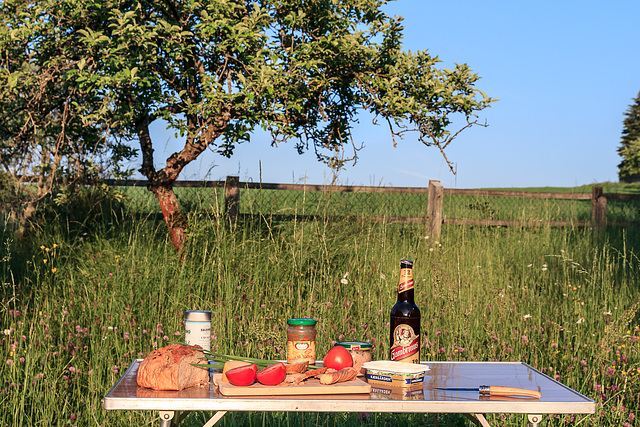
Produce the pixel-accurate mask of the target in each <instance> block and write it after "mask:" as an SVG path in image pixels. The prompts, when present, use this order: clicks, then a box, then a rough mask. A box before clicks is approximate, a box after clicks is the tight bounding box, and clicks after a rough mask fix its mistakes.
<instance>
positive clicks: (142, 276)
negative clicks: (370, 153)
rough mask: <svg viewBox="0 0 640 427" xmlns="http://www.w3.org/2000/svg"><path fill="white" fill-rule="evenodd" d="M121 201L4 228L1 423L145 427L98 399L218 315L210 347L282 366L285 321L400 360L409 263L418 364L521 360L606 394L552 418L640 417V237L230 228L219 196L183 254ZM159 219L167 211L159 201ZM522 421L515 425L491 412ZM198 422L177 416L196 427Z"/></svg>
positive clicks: (86, 201)
mask: <svg viewBox="0 0 640 427" xmlns="http://www.w3.org/2000/svg"><path fill="white" fill-rule="evenodd" d="M141 203H142V205H144V204H145V203H150V204H153V203H154V201H153V200H147V201H140V199H136V198H131V197H121V195H120V193H119V192H115V191H113V190H109V191H108V192H106V193H104V194H101V195H100V197H96V193H95V192H94V193H91V192H88V193H87V194H76V195H74V198H73V200H71V199H68V200H66V201H65V203H63V204H61V205H60V206H57V207H55V208H52V209H49V210H47V211H46V212H44V213H43V214H42V216H41V218H40V222H39V224H40V225H35V226H33V227H32V228H31V229H30V230H29V231H28V233H27V235H26V237H25V240H24V241H22V242H20V243H18V242H16V241H14V239H13V237H12V234H11V232H10V229H9V227H8V223H6V222H5V223H4V224H3V223H0V237H1V238H2V240H1V241H0V243H1V245H0V280H1V283H2V305H1V306H0V332H1V333H2V334H1V335H0V336H1V337H2V340H1V344H0V348H1V350H0V351H2V359H0V362H1V363H0V380H1V381H2V384H0V425H7V426H22V425H38V426H43V425H48V426H67V425H68V426H88V425H100V426H102V425H104V426H107V425H108V426H143V425H155V424H157V420H158V418H157V414H156V413H152V412H146V413H142V412H125V411H105V410H103V409H102V407H101V399H102V397H103V396H104V395H105V394H106V393H107V392H108V390H109V389H110V388H111V387H112V386H113V385H114V384H115V382H116V381H117V379H118V378H119V377H120V376H121V374H122V373H123V372H124V370H125V369H126V368H127V367H128V366H129V364H130V363H131V361H132V360H133V359H135V358H142V357H144V356H146V355H147V354H148V353H149V352H150V351H151V350H153V349H155V348H157V347H160V346H163V345H166V344H167V343H169V342H173V341H181V340H182V339H183V337H184V312H185V310H190V309H207V310H211V311H212V312H213V319H212V337H211V338H212V349H213V350H215V351H218V352H221V353H226V354H232V355H242V356H251V357H264V358H269V359H282V358H285V357H286V355H285V342H286V333H285V330H286V320H287V319H288V318H292V317H313V318H316V319H317V320H318V325H317V326H318V334H319V335H318V353H319V355H322V354H324V353H325V352H326V351H327V350H328V349H329V348H330V346H331V345H332V343H333V342H335V341H337V340H364V341H369V342H371V343H372V344H373V345H374V350H373V355H374V358H379V359H382V358H386V355H387V352H388V347H389V343H388V335H389V333H388V327H389V323H388V322H389V319H388V316H389V311H390V308H391V306H392V305H393V303H394V301H395V291H396V286H397V280H398V273H399V260H400V259H401V258H410V259H413V260H414V261H415V268H414V272H415V278H416V282H417V291H416V298H417V303H418V305H419V307H420V309H421V311H422V329H423V340H422V349H421V353H422V359H423V360H427V361H428V360H475V361H493V360H498V361H523V362H526V363H529V364H531V365H532V366H533V367H535V368H537V369H539V370H540V371H542V372H543V373H545V374H547V375H549V376H550V377H552V378H555V379H557V380H559V381H560V382H562V383H564V384H566V385H568V386H569V387H572V388H573V389H575V390H577V391H579V392H580V393H582V394H584V395H586V396H588V397H590V398H592V399H594V400H596V402H597V413H596V414H595V415H592V416H570V415H556V416H553V415H552V416H550V417H546V421H545V422H544V423H543V425H547V426H561V425H583V426H613V425H615V426H625V427H629V426H632V425H635V424H636V422H635V417H636V416H637V415H638V414H639V411H640V355H639V354H638V351H639V350H640V344H639V343H638V336H639V335H640V318H639V315H638V311H639V309H640V286H639V278H640V270H639V268H640V258H639V256H638V254H639V253H640V233H638V230H637V229H635V228H627V229H623V228H613V227H611V228H608V229H607V230H606V232H596V231H595V230H591V229H589V228H577V227H575V228H571V227H567V228H549V227H537V228H520V227H518V228H516V227H513V228H504V227H460V226H446V227H443V233H442V236H441V237H440V239H439V241H434V239H432V238H431V237H430V236H428V235H427V233H426V229H425V227H424V226H423V225H421V224H392V223H386V222H384V221H383V222H378V223H371V222H367V221H357V220H353V219H344V220H335V219H332V220H329V216H327V217H322V216H317V217H316V218H315V219H313V220H311V221H300V220H299V219H298V218H297V217H296V215H297V214H298V213H300V214H302V212H298V211H297V210H296V208H295V206H294V207H293V214H294V217H293V218H292V219H291V220H290V221H276V220H275V219H273V218H271V217H270V215H269V212H263V211H262V209H266V208H264V207H261V208H260V209H261V211H260V214H261V215H260V216H258V217H252V218H244V219H242V220H241V221H240V222H238V223H237V224H235V225H233V226H229V225H228V224H227V221H226V219H225V217H224V215H223V214H222V208H221V206H220V204H221V203H220V200H219V197H217V195H216V193H215V192H212V194H211V195H209V196H206V197H204V196H203V197H198V198H196V201H195V202H192V203H193V204H194V206H192V207H193V208H192V209H189V228H190V234H189V245H188V247H187V250H186V254H185V256H184V258H183V260H182V261H180V260H179V259H178V257H177V256H176V254H175V252H174V250H173V247H172V246H171V244H170V242H169V241H168V239H167V232H166V226H165V225H164V223H162V222H161V221H158V220H157V218H156V216H155V215H151V214H144V213H143V212H144V211H145V209H143V208H144V206H142V208H141ZM153 209H155V208H153ZM487 419H488V421H489V422H490V423H491V425H495V426H521V425H525V424H526V417H525V416H520V415H499V414H498V415H488V416H487ZM204 420H205V415H204V414H192V415H191V416H189V417H188V418H187V419H186V420H185V421H184V422H183V423H184V424H183V425H186V426H196V425H202V424H203V422H204ZM400 423H405V424H411V425H459V426H467V425H470V423H469V421H468V420H466V419H465V418H464V417H462V416H458V415H450V414H440V415H438V414H429V415H422V414H413V415H400V414H374V413H357V412H353V413H348V414H324V413H302V414H299V413H257V412H243V413H228V414H227V415H226V416H225V417H224V418H223V419H222V421H221V422H220V424H221V425H224V426H255V425H261V426H262V425H292V426H297V425H318V426H350V425H362V426H386V425H397V424H400Z"/></svg>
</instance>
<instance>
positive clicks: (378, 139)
mask: <svg viewBox="0 0 640 427" xmlns="http://www.w3.org/2000/svg"><path fill="white" fill-rule="evenodd" d="M383 10H384V11H385V12H386V13H388V14H390V15H400V16H402V17H404V29H405V33H404V35H405V37H404V42H403V45H404V49H405V50H411V51H414V52H415V51H418V50H428V52H429V53H430V54H431V55H434V56H438V58H439V59H440V60H441V61H442V63H441V64H440V65H439V66H441V67H443V68H447V67H452V66H453V65H454V64H455V63H466V64H468V65H469V66H470V67H471V69H472V70H473V72H474V73H477V74H478V75H479V76H480V77H481V79H480V80H479V81H478V82H477V83H476V86H475V87H476V88H478V89H480V90H482V91H484V92H485V93H486V94H487V95H488V96H490V97H492V98H498V99H499V101H497V102H495V103H494V104H492V107H490V108H488V109H485V110H483V111H481V112H480V113H479V119H480V120H481V121H482V122H485V121H486V123H487V124H488V126H487V127H474V128H472V129H468V130H466V131H464V132H463V133H462V134H461V135H459V136H458V138H456V139H455V140H454V142H453V143H452V144H451V146H450V147H449V148H448V150H447V157H448V158H449V160H450V161H452V162H453V163H454V165H455V170H456V173H455V174H454V173H452V172H451V171H450V170H449V168H448V166H447V164H446V163H445V162H444V161H443V159H442V156H441V154H440V152H439V151H438V150H437V149H436V148H434V147H426V146H425V145H423V144H422V143H420V142H419V141H418V140H417V138H415V137H405V138H404V139H403V140H401V141H399V142H398V145H397V146H396V147H395V148H394V146H393V143H392V139H391V135H390V134H389V131H388V129H386V128H385V127H384V126H376V125H373V124H372V123H371V120H370V118H365V117H363V118H362V119H361V120H360V123H359V124H358V125H356V127H355V129H354V134H353V135H354V140H355V142H356V143H357V144H363V145H364V148H363V149H362V150H361V151H360V153H359V159H358V162H357V163H356V164H355V165H349V166H347V169H346V170H344V171H342V172H340V174H339V176H338V179H337V182H338V183H339V184H343V185H374V186H378V185H380V186H403V187H404V186H409V187H426V186H428V183H429V180H439V181H440V182H441V183H442V185H444V186H445V187H446V188H513V187H515V188H523V187H546V186H552V187H573V186H580V185H585V184H593V183H600V182H617V181H618V175H617V172H618V168H617V165H618V164H619V163H620V161H621V160H622V159H621V158H620V156H619V155H618V154H617V149H618V147H619V146H620V137H621V132H622V121H623V120H624V112H625V111H626V110H627V108H628V107H629V105H631V104H632V103H633V98H635V97H636V96H637V95H638V93H639V91H640V25H638V22H637V18H638V16H640V1H639V0H609V1H607V2H603V1H594V0H580V1H577V0H553V1H548V0H539V1H536V2H533V1H514V0H485V1H477V0H398V1H394V2H391V3H390V4H388V5H386V6H384V9H383ZM152 138H153V140H154V143H155V144H154V145H155V147H156V153H155V154H156V168H159V167H162V166H163V164H164V160H165V159H166V158H167V157H169V156H170V155H171V154H172V153H173V152H174V151H176V150H178V149H179V148H180V147H181V141H179V140H176V139H175V138H174V136H173V132H172V131H167V130H166V129H165V127H164V126H163V125H162V124H161V123H156V124H155V125H154V126H153V128H152ZM227 175H236V176H239V177H240V180H241V181H253V182H258V181H262V182H265V183H305V182H306V183H308V184H325V183H328V182H330V181H331V178H332V175H331V171H330V170H329V169H328V168H327V167H326V166H324V165H323V164H322V163H319V162H318V161H317V160H316V157H315V154H314V153H313V152H308V153H305V154H304V155H298V154H297V152H296V150H295V148H294V143H293V142H289V143H287V144H280V145H279V146H278V147H277V148H276V147H272V146H271V140H270V138H269V136H268V135H264V134H255V135H254V136H253V138H252V141H251V142H250V143H248V144H241V145H239V146H238V147H237V148H236V150H235V152H234V155H233V157H232V158H230V159H226V158H224V157H222V156H220V155H217V154H215V153H212V152H205V153H203V154H202V155H201V156H200V157H199V158H198V159H197V160H195V161H194V162H192V164H190V165H188V166H187V167H186V168H185V169H184V170H183V172H182V174H181V176H180V178H179V179H183V180H185V179H197V180H199V179H210V180H219V179H222V180H223V179H224V178H225V177H226V176H227Z"/></svg>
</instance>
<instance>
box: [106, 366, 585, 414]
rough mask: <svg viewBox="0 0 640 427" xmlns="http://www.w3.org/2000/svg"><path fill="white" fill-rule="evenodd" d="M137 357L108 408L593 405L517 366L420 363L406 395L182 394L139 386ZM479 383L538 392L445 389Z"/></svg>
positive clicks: (211, 389)
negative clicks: (417, 379)
mask: <svg viewBox="0 0 640 427" xmlns="http://www.w3.org/2000/svg"><path fill="white" fill-rule="evenodd" d="M140 362H141V359H137V360H134V361H133V363H132V364H131V365H130V366H129V368H128V369H127V371H126V372H125V373H124V375H123V376H122V378H120V380H119V381H118V382H117V383H116V385H115V386H114V387H113V388H112V389H111V390H110V391H109V392H108V393H107V395H106V396H105V397H104V399H103V407H104V409H107V410H160V411H293V412H355V411H357V412H396V413H400V412H416V413H418V412H423V413H427V412H432V413H469V414H473V413H512V414H593V413H595V410H596V404H595V402H594V401H593V400H591V399H589V398H587V397H585V396H583V395H581V394H580V393H578V392H576V391H574V390H572V389H570V388H569V387H567V386H565V385H563V384H561V383H559V382H557V381H555V380H553V379H551V378H549V377H548V376H546V375H544V374H543V373H541V372H539V371H538V370H536V369H534V368H532V367H531V366H529V365H527V364H526V363H520V362H422V363H423V364H426V365H428V366H429V367H430V370H429V371H427V372H426V375H425V380H424V384H423V387H422V388H421V389H418V390H412V391H410V392H406V393H399V392H397V391H396V390H392V389H378V388H375V387H374V388H372V392H371V393H370V394H357V395H355V394H354V395H318V396H313V395H311V396H264V397H262V396H261V397H233V398H230V397H225V396H222V395H220V394H219V393H218V390H217V387H216V386H215V385H214V384H209V386H208V387H196V388H189V389H185V390H182V391H155V390H150V389H146V388H142V387H138V385H137V382H136V375H137V371H138V366H139V364H140ZM481 385H489V386H491V385H494V386H507V387H518V388H525V389H530V390H538V391H540V392H541V393H542V397H541V398H540V399H531V398H516V397H497V396H480V395H479V394H478V393H477V392H474V391H444V390H436V389H435V387H440V388H469V387H478V386H481Z"/></svg>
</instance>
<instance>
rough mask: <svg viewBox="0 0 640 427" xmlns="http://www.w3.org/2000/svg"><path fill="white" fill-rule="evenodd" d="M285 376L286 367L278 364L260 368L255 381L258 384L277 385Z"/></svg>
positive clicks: (280, 363)
mask: <svg viewBox="0 0 640 427" xmlns="http://www.w3.org/2000/svg"><path fill="white" fill-rule="evenodd" d="M286 376H287V367H286V366H284V363H282V362H278V363H274V364H273V365H269V366H267V367H266V368H262V369H260V370H259V371H258V375H257V379H258V382H259V383H260V384H264V385H278V384H280V383H281V382H282V381H284V378H285V377H286Z"/></svg>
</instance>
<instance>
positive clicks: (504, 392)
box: [479, 385, 542, 399]
mask: <svg viewBox="0 0 640 427" xmlns="http://www.w3.org/2000/svg"><path fill="white" fill-rule="evenodd" d="M479 391H480V393H481V394H488V395H490V396H526V397H533V398H535V399H540V396H542V393H540V392H539V391H535V390H527V389H524V388H515V387H501V386H495V385H492V386H489V387H487V386H481V387H480V389H479Z"/></svg>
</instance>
